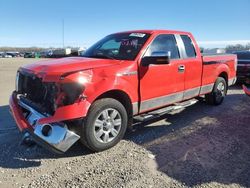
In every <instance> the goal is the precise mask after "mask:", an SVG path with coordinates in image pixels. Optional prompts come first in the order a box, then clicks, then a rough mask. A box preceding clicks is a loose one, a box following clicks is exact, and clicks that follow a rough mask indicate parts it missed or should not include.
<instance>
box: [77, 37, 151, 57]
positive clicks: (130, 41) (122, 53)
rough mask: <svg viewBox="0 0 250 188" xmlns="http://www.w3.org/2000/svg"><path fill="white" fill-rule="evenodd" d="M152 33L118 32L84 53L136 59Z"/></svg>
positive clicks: (92, 55)
mask: <svg viewBox="0 0 250 188" xmlns="http://www.w3.org/2000/svg"><path fill="white" fill-rule="evenodd" d="M149 36H150V34H146V33H118V34H112V35H109V36H107V37H105V38H103V39H102V40H100V41H99V42H97V43H96V44H94V45H93V46H91V47H90V48H89V49H87V50H86V51H85V52H84V53H83V55H82V56H83V57H89V58H102V59H118V60H134V59H135V58H136V56H137V55H138V53H139V52H140V50H141V49H142V47H143V45H144V44H145V42H146V41H147V40H148V38H149Z"/></svg>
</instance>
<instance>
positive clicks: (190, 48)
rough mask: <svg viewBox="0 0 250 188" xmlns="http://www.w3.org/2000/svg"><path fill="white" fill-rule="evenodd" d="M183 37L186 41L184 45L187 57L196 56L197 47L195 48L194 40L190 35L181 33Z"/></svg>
mask: <svg viewBox="0 0 250 188" xmlns="http://www.w3.org/2000/svg"><path fill="white" fill-rule="evenodd" d="M181 39H182V41H183V43H184V47H185V51H186V54H187V57H189V58H191V57H196V52H195V48H194V45H193V42H192V40H191V39H190V38H189V36H187V35H181Z"/></svg>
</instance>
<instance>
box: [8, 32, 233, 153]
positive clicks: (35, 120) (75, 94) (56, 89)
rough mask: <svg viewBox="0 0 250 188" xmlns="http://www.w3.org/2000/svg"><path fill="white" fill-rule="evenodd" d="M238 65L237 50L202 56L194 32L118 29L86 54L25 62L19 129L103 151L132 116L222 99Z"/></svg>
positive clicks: (53, 145) (64, 145)
mask: <svg viewBox="0 0 250 188" xmlns="http://www.w3.org/2000/svg"><path fill="white" fill-rule="evenodd" d="M236 67H237V58H236V55H209V56H204V55H202V54H201V53H200V49H199V47H198V45H197V43H196V41H195V39H194V37H193V36H192V34H191V33H188V32H180V31H169V30H141V31H129V32H122V33H116V34H112V35H109V36H107V37H105V38H103V39H102V40H100V41H99V42H97V43H96V44H94V45H93V46H92V47H90V48H89V49H87V50H86V51H85V53H84V54H83V57H74V58H73V57H71V58H62V59H56V60H51V61H46V62H40V63H35V64H31V65H27V66H24V67H21V68H20V69H19V70H18V73H17V77H16V90H15V91H14V92H13V94H12V96H11V97H10V108H11V111H12V113H13V117H14V119H15V120H16V122H17V125H18V127H19V129H20V130H21V131H25V132H28V133H29V134H30V135H32V136H33V137H34V138H35V140H36V141H37V142H38V143H40V144H42V145H43V146H45V147H47V148H50V149H52V150H54V151H57V152H65V151H67V150H68V149H69V148H70V147H71V146H72V144H74V143H75V142H76V141H77V140H78V139H80V140H81V141H82V143H83V144H85V145H86V146H87V147H88V148H90V149H91V150H93V151H102V150H105V149H108V148H110V147H112V146H114V145H115V144H117V143H118V142H119V141H120V140H121V139H122V138H123V136H124V134H125V132H126V130H127V128H128V127H130V126H131V125H132V122H133V117H134V116H140V115H142V114H145V113H147V112H150V111H153V110H157V109H160V108H162V107H166V106H169V108H174V106H175V105H176V104H177V103H181V102H183V101H187V100H189V99H193V98H195V97H200V96H204V95H205V99H206V101H207V103H208V104H212V105H219V104H221V103H222V102H223V100H224V97H225V95H226V94H227V89H228V86H230V85H233V84H234V83H235V81H236Z"/></svg>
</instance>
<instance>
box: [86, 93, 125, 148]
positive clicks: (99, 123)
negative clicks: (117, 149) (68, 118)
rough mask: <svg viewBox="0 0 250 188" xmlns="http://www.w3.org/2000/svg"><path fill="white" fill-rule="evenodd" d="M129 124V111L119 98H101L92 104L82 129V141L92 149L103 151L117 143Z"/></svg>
mask: <svg viewBox="0 0 250 188" xmlns="http://www.w3.org/2000/svg"><path fill="white" fill-rule="evenodd" d="M127 124H128V116H127V111H126V109H125V108H124V106H123V105H122V104H121V103H120V102H119V101H117V100H115V99H111V98H105V99H100V100H97V101H96V102H94V104H93V105H92V106H91V108H90V110H89V113H88V116H87V117H86V120H85V123H84V124H83V127H82V130H81V141H82V143H84V145H86V146H87V147H88V148H89V149H91V150H92V151H97V152H98V151H103V150H106V149H109V148H111V147H113V146H114V145H116V144H117V143H118V142H119V141H120V140H121V139H122V138H123V136H124V134H125V132H126V129H127Z"/></svg>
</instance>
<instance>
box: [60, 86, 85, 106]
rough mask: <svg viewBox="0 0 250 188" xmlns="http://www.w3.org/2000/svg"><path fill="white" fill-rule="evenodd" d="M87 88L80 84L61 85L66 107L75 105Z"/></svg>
mask: <svg viewBox="0 0 250 188" xmlns="http://www.w3.org/2000/svg"><path fill="white" fill-rule="evenodd" d="M84 89H85V87H84V85H82V84H79V83H64V84H62V85H61V90H62V91H63V93H64V94H65V98H64V100H63V103H64V105H69V104H73V103H74V102H75V101H76V100H77V99H79V97H80V95H81V94H82V93H83V91H84Z"/></svg>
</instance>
